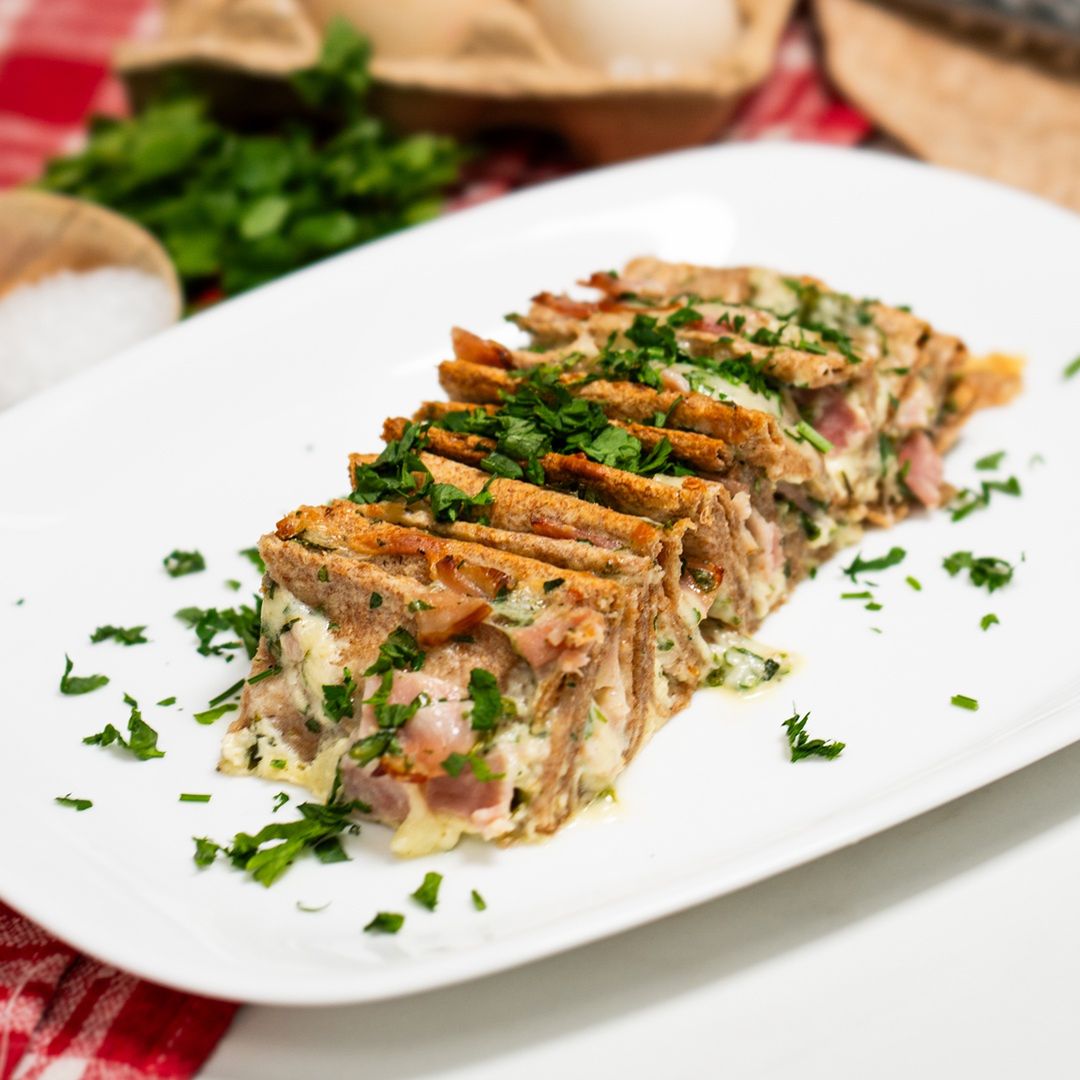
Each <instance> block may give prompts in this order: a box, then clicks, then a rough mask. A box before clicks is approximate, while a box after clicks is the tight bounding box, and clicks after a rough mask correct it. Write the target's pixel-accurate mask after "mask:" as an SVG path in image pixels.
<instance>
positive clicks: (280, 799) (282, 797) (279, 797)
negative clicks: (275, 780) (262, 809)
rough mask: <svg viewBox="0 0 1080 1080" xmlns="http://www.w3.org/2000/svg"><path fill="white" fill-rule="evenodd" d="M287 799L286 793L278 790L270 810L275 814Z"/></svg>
mask: <svg viewBox="0 0 1080 1080" xmlns="http://www.w3.org/2000/svg"><path fill="white" fill-rule="evenodd" d="M288 801H289V796H288V795H286V794H285V792H284V791H279V792H278V793H277V794H276V795H275V796H274V808H273V810H271V811H270V812H271V813H272V814H276V813H277V812H278V811H279V810H280V809H281V808H282V807H283V806H284V805H285V804H286V803H287V802H288Z"/></svg>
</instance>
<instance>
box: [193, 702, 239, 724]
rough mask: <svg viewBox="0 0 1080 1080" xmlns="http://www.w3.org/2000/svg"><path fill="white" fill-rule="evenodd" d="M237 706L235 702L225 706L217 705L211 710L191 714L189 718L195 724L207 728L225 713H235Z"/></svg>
mask: <svg viewBox="0 0 1080 1080" xmlns="http://www.w3.org/2000/svg"><path fill="white" fill-rule="evenodd" d="M238 708H239V706H238V705H237V704H236V702H235V701H230V702H229V703H228V704H226V705H217V706H215V707H214V708H212V709H204V710H203V711H202V712H197V713H192V714H191V718H192V719H193V720H194V721H195V723H196V724H204V725H207V726H209V725H210V724H213V723H214V722H215V721H217V720H220V719H221V718H222V717H223V716H224V715H225V714H226V713H231V712H236V710H237V709H238Z"/></svg>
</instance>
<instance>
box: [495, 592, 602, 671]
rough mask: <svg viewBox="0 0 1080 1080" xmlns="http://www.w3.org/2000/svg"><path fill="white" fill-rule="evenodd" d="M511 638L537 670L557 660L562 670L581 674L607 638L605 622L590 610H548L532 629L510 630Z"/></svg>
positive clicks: (515, 646)
mask: <svg viewBox="0 0 1080 1080" xmlns="http://www.w3.org/2000/svg"><path fill="white" fill-rule="evenodd" d="M510 636H511V639H512V640H513V642H514V648H515V649H517V651H518V652H519V653H521V655H522V656H524V657H525V659H526V660H528V662H529V664H530V665H531V666H532V668H533V670H534V671H539V670H540V669H541V668H544V667H547V665H548V664H550V663H552V662H554V661H556V660H557V661H558V664H559V670H560V671H563V672H567V673H569V672H577V673H580V671H581V669H582V668H583V667H584V666H585V664H586V663H587V662H588V659H589V653H590V652H591V651H592V650H593V648H595V647H596V646H597V645H599V644H600V642H602V641H603V639H604V620H603V618H602V617H601V616H600V615H599V614H598V613H597V612H595V611H592V610H590V609H589V608H573V609H572V610H570V611H548V612H545V613H544V614H543V615H541V616H540V618H538V619H537V620H536V622H534V623H533V624H532V625H531V626H525V627H522V628H521V629H520V630H512V631H510Z"/></svg>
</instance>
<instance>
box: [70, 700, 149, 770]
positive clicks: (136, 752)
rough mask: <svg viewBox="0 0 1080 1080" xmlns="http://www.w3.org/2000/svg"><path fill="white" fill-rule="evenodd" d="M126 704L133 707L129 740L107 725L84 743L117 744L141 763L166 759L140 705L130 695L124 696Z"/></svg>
mask: <svg viewBox="0 0 1080 1080" xmlns="http://www.w3.org/2000/svg"><path fill="white" fill-rule="evenodd" d="M124 702H125V704H127V705H130V706H131V715H130V716H129V717H128V725H127V726H128V738H126V739H125V738H124V736H123V735H121V734H120V732H119V731H117V730H116V728H115V727H113V725H112V724H106V725H105V728H104V730H102V731H99V732H98V733H97V734H96V735H87V736H86V738H85V739H83V742H84V743H85V744H86V745H87V746H111V745H112V744H113V743H116V745H117V746H119V747H121V748H123V749H124V750H127V751H128V753H129V754H131V755H132V756H134V757H136V758H138V759H139V761H149V760H150V759H151V758H160V757H164V756H165V751H164V750H159V749H158V744H157V739H158V733H157V732H156V731H155V730H154V729H153V728H152V727H151V726H150V725H149V724H148V723H147V722H146V721H145V720H144V719H143V718H142V713H141V712H139V703H138V702H137V701H136V700H135V699H134V698H133V697H131V696H130V695H129V694H125V695H124Z"/></svg>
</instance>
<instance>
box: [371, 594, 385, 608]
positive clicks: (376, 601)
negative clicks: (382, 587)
mask: <svg viewBox="0 0 1080 1080" xmlns="http://www.w3.org/2000/svg"><path fill="white" fill-rule="evenodd" d="M381 607H382V593H377V592H373V593H372V594H371V599H370V600H368V610H369V611H374V610H375V609H376V608H381Z"/></svg>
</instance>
